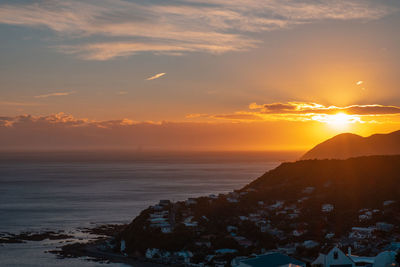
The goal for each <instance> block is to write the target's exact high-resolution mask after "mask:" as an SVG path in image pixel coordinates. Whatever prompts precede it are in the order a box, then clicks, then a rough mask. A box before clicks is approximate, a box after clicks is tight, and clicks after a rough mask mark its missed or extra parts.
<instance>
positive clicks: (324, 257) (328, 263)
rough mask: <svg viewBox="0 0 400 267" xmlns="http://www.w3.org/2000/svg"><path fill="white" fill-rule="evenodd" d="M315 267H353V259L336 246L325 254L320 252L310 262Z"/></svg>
mask: <svg viewBox="0 0 400 267" xmlns="http://www.w3.org/2000/svg"><path fill="white" fill-rule="evenodd" d="M311 266H315V267H317V266H318V267H355V263H354V261H353V260H352V259H351V258H350V257H348V256H347V255H346V254H344V253H343V251H341V250H340V249H339V248H338V247H334V248H332V249H331V250H330V251H329V252H328V253H327V254H322V253H320V254H319V256H318V257H317V258H316V259H315V260H314V261H313V262H312V263H311Z"/></svg>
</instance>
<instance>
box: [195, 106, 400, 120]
mask: <svg viewBox="0 0 400 267" xmlns="http://www.w3.org/2000/svg"><path fill="white" fill-rule="evenodd" d="M337 113H345V114H347V115H348V118H349V119H350V120H351V122H357V121H358V122H361V120H360V119H359V118H360V116H361V117H362V116H364V117H366V116H370V117H372V116H373V117H377V116H392V115H400V107H398V106H385V105H379V104H373V105H351V106H345V107H336V106H325V105H322V104H318V103H310V102H283V103H269V104H262V105H260V104H257V103H251V104H250V105H249V111H237V112H234V113H232V114H198V115H196V114H189V115H188V116H187V118H190V119H195V118H209V119H225V120H233V121H259V120H265V121H277V120H287V121H309V120H317V121H321V122H324V120H327V119H328V118H329V116H332V115H335V114H337ZM375 120H377V119H376V118H375ZM369 121H372V120H369Z"/></svg>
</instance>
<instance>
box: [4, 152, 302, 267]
mask: <svg viewBox="0 0 400 267" xmlns="http://www.w3.org/2000/svg"><path fill="white" fill-rule="evenodd" d="M299 156H300V153H299V152H160V151H159V152H154V151H153V152H143V151H133V152H132V151H40V152H38V151H12V152H10V151H7V152H0V233H3V234H4V233H14V234H18V233H21V232H43V231H59V230H63V231H65V233H69V234H72V235H73V236H74V238H72V239H71V238H70V239H68V240H44V241H27V242H26V243H18V244H0V266H18V267H21V266H84V267H86V266H126V265H123V264H114V263H100V262H94V261H91V260H90V259H87V258H73V259H69V258H68V259H59V258H57V257H56V256H55V255H54V254H51V253H47V252H48V251H50V250H54V249H57V248H58V247H60V246H62V245H65V244H68V243H72V242H87V241H88V240H90V238H92V236H90V235H89V234H85V233H83V232H82V231H81V229H83V228H86V227H95V226H96V225H102V224H124V223H129V222H131V221H132V220H133V219H134V218H135V216H137V215H138V214H139V213H140V211H141V210H143V209H145V208H147V207H149V206H150V205H154V204H156V203H157V202H158V201H159V200H160V199H169V200H171V201H180V200H185V199H187V198H189V197H198V196H207V195H209V194H219V193H227V192H230V191H232V190H234V189H239V188H241V187H243V186H244V185H246V184H248V183H249V182H251V181H252V180H254V179H256V178H257V177H259V176H261V175H262V174H263V173H265V172H266V171H268V170H271V169H273V168H275V167H277V166H278V165H279V164H280V163H281V162H283V161H292V160H295V159H296V158H298V157H299Z"/></svg>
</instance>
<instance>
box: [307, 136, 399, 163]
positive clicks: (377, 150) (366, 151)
mask: <svg viewBox="0 0 400 267" xmlns="http://www.w3.org/2000/svg"><path fill="white" fill-rule="evenodd" d="M373 155H400V130H398V131H394V132H391V133H388V134H373V135H371V136H368V137H362V136H360V135H357V134H353V133H342V134H339V135H336V136H334V137H332V138H330V139H328V140H326V141H324V142H322V143H320V144H318V145H316V146H315V147H313V148H312V149H311V150H309V151H308V152H306V153H305V154H304V155H303V156H302V157H301V158H300V159H301V160H307V159H347V158H353V157H361V156H373Z"/></svg>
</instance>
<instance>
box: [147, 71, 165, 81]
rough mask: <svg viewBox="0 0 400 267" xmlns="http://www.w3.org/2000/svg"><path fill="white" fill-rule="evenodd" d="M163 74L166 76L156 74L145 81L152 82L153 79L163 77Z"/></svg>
mask: <svg viewBox="0 0 400 267" xmlns="http://www.w3.org/2000/svg"><path fill="white" fill-rule="evenodd" d="M165 74H166V73H165V72H162V73H158V74H156V75H153V76H151V77H149V78H147V79H146V80H147V81H152V80H155V79H158V78H160V77H162V76H164V75H165Z"/></svg>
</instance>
